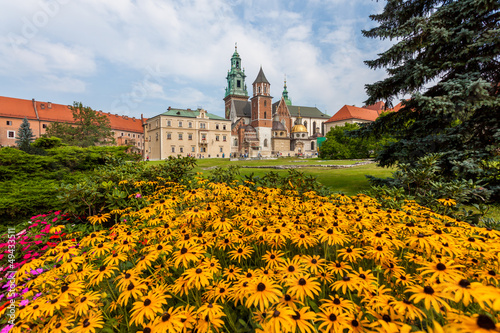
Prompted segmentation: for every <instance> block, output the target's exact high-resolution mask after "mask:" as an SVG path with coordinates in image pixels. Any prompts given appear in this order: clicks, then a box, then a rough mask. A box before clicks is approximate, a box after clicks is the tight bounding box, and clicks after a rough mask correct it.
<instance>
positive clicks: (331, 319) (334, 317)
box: [328, 313, 337, 321]
mask: <svg viewBox="0 0 500 333" xmlns="http://www.w3.org/2000/svg"><path fill="white" fill-rule="evenodd" d="M328 319H330V321H335V320H337V316H336V315H334V314H333V313H332V314H330V316H328Z"/></svg>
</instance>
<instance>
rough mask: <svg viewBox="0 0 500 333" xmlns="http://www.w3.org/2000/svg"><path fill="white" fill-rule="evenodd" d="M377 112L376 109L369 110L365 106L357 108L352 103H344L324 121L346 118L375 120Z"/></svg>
mask: <svg viewBox="0 0 500 333" xmlns="http://www.w3.org/2000/svg"><path fill="white" fill-rule="evenodd" d="M379 114H380V113H379V112H378V111H376V110H371V109H367V108H358V107H356V106H352V105H344V106H343V107H342V108H341V109H340V110H339V111H337V113H335V114H334V115H333V116H332V117H331V118H330V119H328V120H327V121H326V122H325V123H331V122H334V121H342V120H347V119H360V120H369V121H375V119H377V117H378V116H379Z"/></svg>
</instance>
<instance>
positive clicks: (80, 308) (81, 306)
mask: <svg viewBox="0 0 500 333" xmlns="http://www.w3.org/2000/svg"><path fill="white" fill-rule="evenodd" d="M100 299H101V294H100V293H98V292H96V291H89V292H87V293H85V294H83V295H82V296H81V297H79V298H77V299H76V302H75V310H74V311H75V314H76V315H77V316H84V315H86V314H87V313H88V312H89V310H90V309H91V308H93V307H95V306H97V304H98V303H99V301H100Z"/></svg>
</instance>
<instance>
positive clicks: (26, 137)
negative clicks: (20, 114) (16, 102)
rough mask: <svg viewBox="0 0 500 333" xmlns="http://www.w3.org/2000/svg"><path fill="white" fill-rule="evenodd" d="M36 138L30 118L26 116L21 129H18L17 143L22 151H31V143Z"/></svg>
mask: <svg viewBox="0 0 500 333" xmlns="http://www.w3.org/2000/svg"><path fill="white" fill-rule="evenodd" d="M34 140H35V135H34V134H33V131H32V130H31V128H30V122H29V121H28V118H26V117H24V119H23V122H22V124H21V126H19V130H18V131H17V137H16V144H17V146H18V147H19V149H21V150H22V151H25V152H27V153H29V152H31V143H32V142H33V141H34Z"/></svg>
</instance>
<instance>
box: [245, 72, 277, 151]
mask: <svg viewBox="0 0 500 333" xmlns="http://www.w3.org/2000/svg"><path fill="white" fill-rule="evenodd" d="M250 101H251V104H252V105H251V109H252V115H251V123H250V124H251V125H252V126H253V127H254V128H255V129H256V131H257V137H258V138H259V141H260V151H261V153H262V155H263V156H267V155H270V153H271V129H272V126H273V118H272V111H273V107H272V101H273V98H272V97H271V84H270V83H269V81H267V79H266V76H265V75H264V71H263V70H262V67H261V68H260V71H259V74H258V75H257V78H256V79H255V81H254V82H253V97H252V98H251V99H250Z"/></svg>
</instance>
